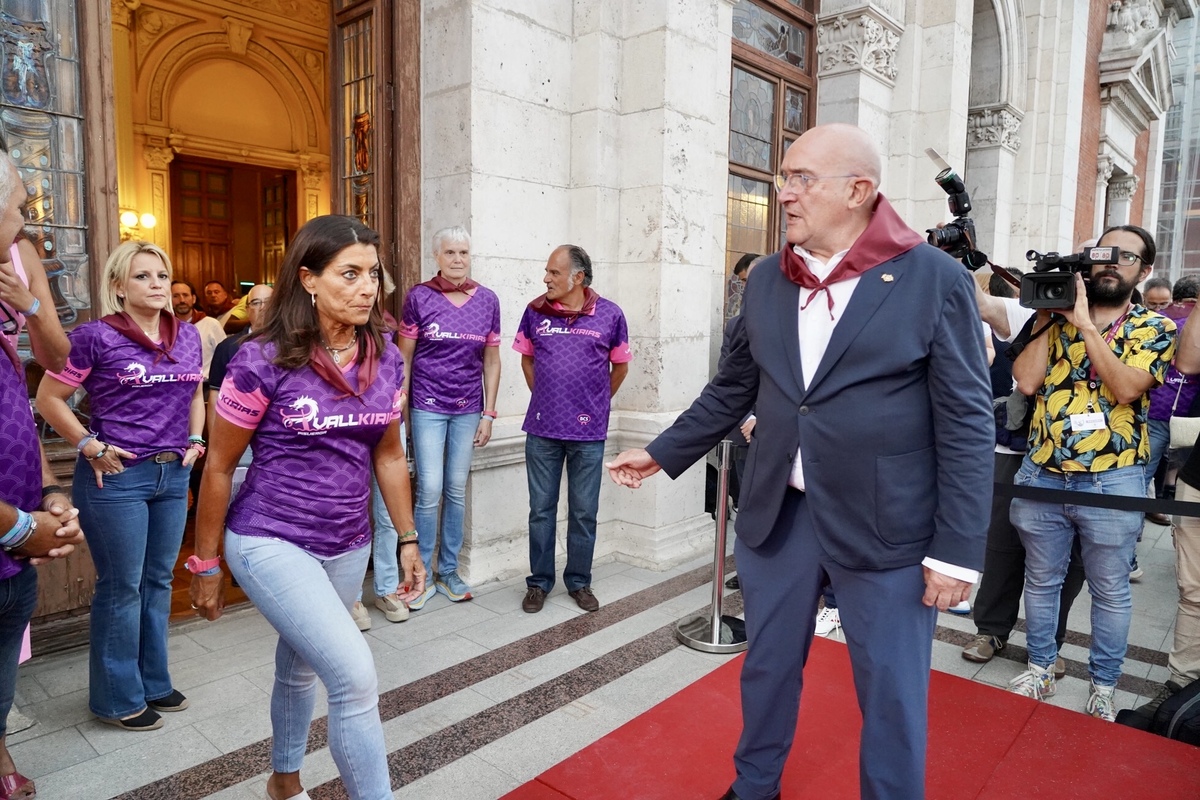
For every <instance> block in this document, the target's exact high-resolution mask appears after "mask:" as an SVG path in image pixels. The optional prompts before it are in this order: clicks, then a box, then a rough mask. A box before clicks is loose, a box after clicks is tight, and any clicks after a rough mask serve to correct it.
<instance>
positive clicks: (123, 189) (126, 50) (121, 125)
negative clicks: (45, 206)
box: [112, 0, 161, 219]
mask: <svg viewBox="0 0 1200 800" xmlns="http://www.w3.org/2000/svg"><path fill="white" fill-rule="evenodd" d="M141 5H142V0H112V52H113V138H114V140H115V141H116V147H117V203H118V205H119V206H120V207H121V208H132V209H135V210H136V211H138V212H139V213H141V212H144V211H147V210H148V209H144V208H139V206H138V202H139V199H140V198H139V197H138V191H137V172H138V170H137V164H136V163H135V162H134V146H133V145H134V142H133V87H134V83H133V80H134V69H133V38H132V37H133V34H132V32H131V31H132V28H133V16H134V12H136V11H137V10H138V9H139V8H141ZM155 213H157V212H155ZM160 219H161V217H160Z"/></svg>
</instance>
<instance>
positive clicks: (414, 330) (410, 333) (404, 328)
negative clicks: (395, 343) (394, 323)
mask: <svg viewBox="0 0 1200 800" xmlns="http://www.w3.org/2000/svg"><path fill="white" fill-rule="evenodd" d="M396 332H397V333H399V334H400V335H401V336H403V337H404V338H405V339H416V338H417V337H418V336H419V335H420V333H421V329H420V328H419V327H418V326H416V325H409V324H408V323H405V322H401V323H400V327H399V328H398V329H397V331H396Z"/></svg>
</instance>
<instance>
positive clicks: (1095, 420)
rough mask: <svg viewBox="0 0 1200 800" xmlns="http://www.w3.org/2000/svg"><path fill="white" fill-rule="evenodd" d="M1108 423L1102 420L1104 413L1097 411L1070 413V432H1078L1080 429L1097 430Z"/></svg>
mask: <svg viewBox="0 0 1200 800" xmlns="http://www.w3.org/2000/svg"><path fill="white" fill-rule="evenodd" d="M1107 427H1108V425H1107V423H1105V421H1104V414H1102V413H1100V412H1099V411H1093V412H1091V413H1090V414H1072V415H1071V432H1072V433H1079V432H1081V431H1098V430H1103V429H1104V428H1107Z"/></svg>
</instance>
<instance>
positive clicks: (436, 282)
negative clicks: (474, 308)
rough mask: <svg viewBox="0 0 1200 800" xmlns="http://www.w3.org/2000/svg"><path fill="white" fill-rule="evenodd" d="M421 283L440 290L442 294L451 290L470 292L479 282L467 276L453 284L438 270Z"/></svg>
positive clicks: (477, 286)
mask: <svg viewBox="0 0 1200 800" xmlns="http://www.w3.org/2000/svg"><path fill="white" fill-rule="evenodd" d="M421 285H422V286H428V287H429V288H430V289H433V290H435V291H438V292H441V293H442V294H450V293H451V292H462V293H463V294H470V293H471V292H473V291H475V290H476V289H478V288H479V284H478V283H476V282H475V281H473V280H471V279H470V278H467V279H466V280H465V281H463V282H462V283H460V284H457V285H455V284H453V283H451V282H450V281H449V280H448V279H447V278H443V277H442V273H440V272H439V273H438V274H437V275H434V276H433V277H432V278H430V279H429V280H427V281H425V282H424V283H422V284H421Z"/></svg>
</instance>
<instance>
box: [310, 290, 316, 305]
mask: <svg viewBox="0 0 1200 800" xmlns="http://www.w3.org/2000/svg"><path fill="white" fill-rule="evenodd" d="M309 297H311V298H312V304H313V308H316V307H317V293H316V292H313V293H312V294H310V295H309Z"/></svg>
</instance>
